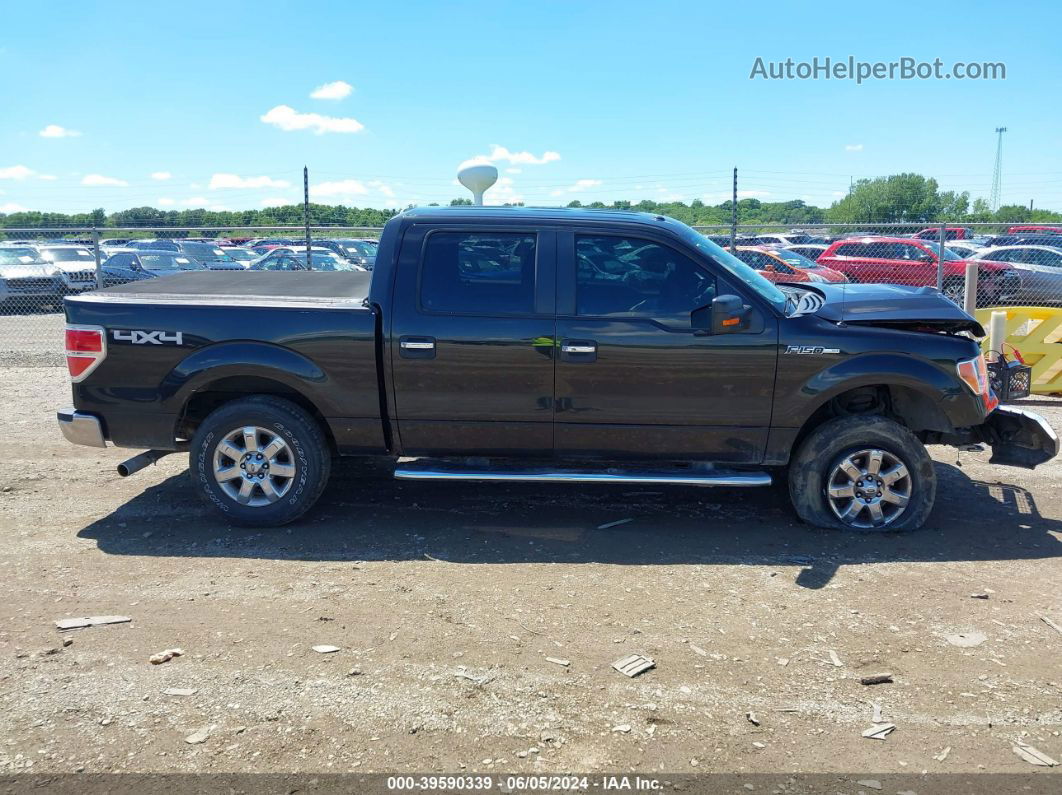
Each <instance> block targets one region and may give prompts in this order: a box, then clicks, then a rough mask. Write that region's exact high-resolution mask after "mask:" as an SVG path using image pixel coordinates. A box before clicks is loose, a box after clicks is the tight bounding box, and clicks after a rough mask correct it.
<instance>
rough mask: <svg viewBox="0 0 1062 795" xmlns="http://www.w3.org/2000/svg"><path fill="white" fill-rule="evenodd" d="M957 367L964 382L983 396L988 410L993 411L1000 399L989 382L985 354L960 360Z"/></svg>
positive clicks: (974, 391) (976, 393) (971, 389)
mask: <svg viewBox="0 0 1062 795" xmlns="http://www.w3.org/2000/svg"><path fill="white" fill-rule="evenodd" d="M956 368H957V369H958V371H959V378H960V379H962V381H963V383H964V384H966V386H968V387H970V391H971V392H973V393H974V394H975V395H977V396H979V397H980V398H981V401H982V402H983V403H984V404H985V410H986V411H992V410H993V409H994V408H995V407H996V406H998V405H999V399H998V398H997V397H996V396H995V395H994V394H993V393H992V387H991V385H990V384H989V382H988V366H987V365H986V364H985V357H984V354H978V355H977V356H975V357H974V358H972V359H967V360H965V361H962V362H959V363H958V365H956Z"/></svg>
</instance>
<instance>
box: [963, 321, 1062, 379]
mask: <svg viewBox="0 0 1062 795" xmlns="http://www.w3.org/2000/svg"><path fill="white" fill-rule="evenodd" d="M993 312H1006V313H1007V326H1006V337H1005V340H1006V342H1008V343H1009V344H1011V345H1013V346H1014V347H1015V348H1017V349H1018V351H1019V352H1020V353H1021V358H1023V359H1024V360H1025V363H1026V364H1027V365H1029V366H1030V367H1032V391H1033V392H1034V393H1035V394H1038V395H1050V394H1056V393H1062V309H1054V308H1051V307H1046V306H997V307H987V308H985V309H978V310H977V312H976V315H977V320H978V322H979V323H980V324H981V325H982V326H984V327H985V329H986V330H987V329H988V325H989V321H990V320H991V319H992V313H993ZM981 347H982V348H983V349H984V350H986V351H987V350H988V338H987V337H985V339H984V340H982V342H981Z"/></svg>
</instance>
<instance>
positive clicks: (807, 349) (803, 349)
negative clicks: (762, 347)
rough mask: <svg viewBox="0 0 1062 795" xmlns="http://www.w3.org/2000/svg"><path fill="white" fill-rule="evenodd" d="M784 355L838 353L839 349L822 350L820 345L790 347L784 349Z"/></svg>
mask: <svg viewBox="0 0 1062 795" xmlns="http://www.w3.org/2000/svg"><path fill="white" fill-rule="evenodd" d="M785 352H786V353H800V354H808V353H810V354H816V353H840V352H841V349H840V348H823V347H822V346H821V345H790V346H789V347H787V348H786V349H785Z"/></svg>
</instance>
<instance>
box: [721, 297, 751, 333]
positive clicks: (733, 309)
mask: <svg viewBox="0 0 1062 795" xmlns="http://www.w3.org/2000/svg"><path fill="white" fill-rule="evenodd" d="M751 311H752V308H751V307H750V306H748V304H746V303H745V302H744V301H742V300H741V299H740V298H738V297H737V296H736V295H720V296H717V297H716V298H714V299H713V300H712V334H732V333H734V332H735V331H743V330H744V329H746V328H748V324H749V313H750V312H751Z"/></svg>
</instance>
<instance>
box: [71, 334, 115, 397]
mask: <svg viewBox="0 0 1062 795" xmlns="http://www.w3.org/2000/svg"><path fill="white" fill-rule="evenodd" d="M106 356H107V332H105V331H104V330H103V327H102V326H67V327H66V369H67V370H68V371H69V372H70V380H71V381H74V382H75V383H77V382H78V381H82V380H84V379H85V377H86V376H87V375H88V374H89V373H91V372H92V371H93V370H95V369H96V367H98V366H99V363H100V362H102V361H103V360H104V358H106Z"/></svg>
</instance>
